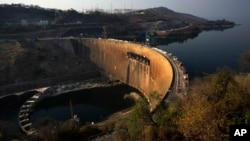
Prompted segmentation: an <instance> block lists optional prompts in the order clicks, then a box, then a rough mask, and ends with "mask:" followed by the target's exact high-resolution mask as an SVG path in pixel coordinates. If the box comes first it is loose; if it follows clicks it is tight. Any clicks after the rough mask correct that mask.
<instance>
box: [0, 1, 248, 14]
mask: <svg viewBox="0 0 250 141" xmlns="http://www.w3.org/2000/svg"><path fill="white" fill-rule="evenodd" d="M0 3H2V4H4V3H7V4H11V3H24V4H27V5H30V4H33V5H39V6H41V7H45V8H57V9H62V10H67V9H70V8H73V9H75V10H78V11H82V10H83V9H91V8H93V9H94V8H101V9H111V8H112V9H116V8H133V9H145V8H152V7H159V6H164V7H167V8H169V9H172V10H174V11H177V12H183V13H189V14H193V15H196V16H200V17H204V18H214V17H216V18H228V17H229V18H230V17H239V16H244V17H246V18H249V19H250V16H249V13H250V8H249V7H250V0H1V1H0Z"/></svg>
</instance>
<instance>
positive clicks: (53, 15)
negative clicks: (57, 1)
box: [0, 4, 207, 25]
mask: <svg viewBox="0 0 250 141" xmlns="http://www.w3.org/2000/svg"><path fill="white" fill-rule="evenodd" d="M140 12H141V13H140ZM104 15H105V16H104ZM132 15H133V16H132ZM135 17H136V19H135ZM22 20H26V21H27V22H29V23H32V22H33V23H34V22H38V21H40V20H48V21H50V23H56V24H62V23H72V22H77V21H81V22H83V23H93V22H96V23H100V22H102V23H114V24H116V23H119V24H121V23H125V24H127V22H128V21H129V22H132V23H134V22H148V21H157V20H162V21H179V22H188V23H193V24H195V23H203V22H206V21H207V20H205V19H202V18H199V17H196V16H193V15H189V14H183V13H178V12H174V11H172V10H170V9H168V8H165V7H158V8H150V9H145V10H137V11H133V12H130V13H124V14H117V13H114V14H110V13H102V12H100V11H92V12H89V13H79V12H77V11H75V10H74V9H70V10H66V11H63V10H58V9H46V8H41V7H39V6H28V5H22V4H12V5H0V24H1V25H4V24H11V23H20V22H21V21H22Z"/></svg>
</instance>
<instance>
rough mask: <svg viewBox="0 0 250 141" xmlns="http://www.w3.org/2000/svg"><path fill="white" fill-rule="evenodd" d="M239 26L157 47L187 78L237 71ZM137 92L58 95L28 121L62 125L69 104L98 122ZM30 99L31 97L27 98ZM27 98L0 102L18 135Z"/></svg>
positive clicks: (249, 47)
mask: <svg viewBox="0 0 250 141" xmlns="http://www.w3.org/2000/svg"><path fill="white" fill-rule="evenodd" d="M235 22H236V23H239V24H241V25H240V26H235V27H234V28H231V29H227V30H224V31H203V32H202V33H200V34H199V35H198V36H197V37H196V38H194V39H188V40H186V41H185V42H183V43H178V42H174V43H171V44H168V45H158V46H157V47H158V48H160V49H163V50H165V51H167V52H171V53H172V54H173V55H174V56H177V57H178V60H180V61H182V62H183V63H184V66H185V67H186V69H187V72H188V74H189V75H190V76H191V78H193V77H196V76H202V75H204V74H209V73H213V72H215V71H216V69H217V68H218V67H223V66H229V67H230V68H232V69H234V70H239V63H240V57H241V55H242V54H243V53H244V52H246V51H250V40H249V37H250V26H249V24H248V22H247V21H246V22H237V21H235ZM131 92H138V91H137V90H136V89H134V88H132V87H129V86H127V85H117V86H113V87H106V88H93V89H88V90H81V91H76V92H71V93H66V94H62V95H59V96H56V97H51V98H48V99H44V100H43V101H41V102H40V103H39V104H38V105H37V107H36V109H35V111H34V112H33V113H32V116H31V120H32V122H36V121H37V120H39V119H40V118H50V119H54V120H59V121H65V120H67V119H69V118H70V107H69V100H71V101H72V104H73V112H74V114H76V115H77V116H78V118H79V119H80V122H81V123H83V124H84V123H89V122H98V121H102V120H104V119H105V118H107V117H108V116H109V115H111V114H113V113H115V112H118V111H120V110H123V109H127V108H130V107H132V106H133V105H134V101H133V100H131V99H124V95H125V94H129V93H131ZM29 95H31V94H29ZM28 97H29V96H18V97H10V99H14V100H10V102H7V103H6V101H0V105H1V107H0V120H4V121H7V122H9V123H11V126H13V129H15V131H19V127H18V126H17V125H18V122H17V121H18V119H17V116H18V111H19V108H20V106H21V105H22V104H23V103H24V101H25V100H26V99H27V98H28Z"/></svg>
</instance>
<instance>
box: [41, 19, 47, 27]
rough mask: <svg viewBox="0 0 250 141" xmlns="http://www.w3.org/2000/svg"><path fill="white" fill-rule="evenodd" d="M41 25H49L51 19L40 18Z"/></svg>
mask: <svg viewBox="0 0 250 141" xmlns="http://www.w3.org/2000/svg"><path fill="white" fill-rule="evenodd" d="M39 25H41V26H47V25H49V21H48V20H40V21H39Z"/></svg>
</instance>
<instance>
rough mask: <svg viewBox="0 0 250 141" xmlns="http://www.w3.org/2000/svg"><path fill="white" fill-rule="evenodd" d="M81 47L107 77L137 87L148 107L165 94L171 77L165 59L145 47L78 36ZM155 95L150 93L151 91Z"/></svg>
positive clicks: (171, 70) (170, 68)
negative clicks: (145, 99) (146, 100)
mask: <svg viewBox="0 0 250 141" xmlns="http://www.w3.org/2000/svg"><path fill="white" fill-rule="evenodd" d="M79 41H80V44H81V46H82V47H83V48H82V49H81V50H82V52H83V55H84V56H85V57H88V58H89V59H90V60H91V61H92V62H93V63H95V64H96V65H97V66H98V67H99V68H100V69H102V70H103V71H104V72H105V73H106V74H107V75H108V76H111V77H113V78H115V79H118V80H120V81H122V82H123V83H126V84H128V85H130V86H132V87H135V88H137V89H138V90H140V91H141V92H142V93H143V94H144V95H145V96H146V98H147V99H148V100H149V102H150V105H151V110H153V109H155V107H156V105H157V104H159V102H160V101H161V100H162V99H163V98H164V97H165V95H166V93H167V91H168V90H169V88H170V86H171V83H172V80H173V69H172V67H171V64H170V63H169V61H168V60H167V59H166V58H165V57H164V56H162V55H161V54H159V53H157V52H156V51H154V50H152V49H150V48H149V47H146V46H143V45H140V44H135V43H131V42H127V41H119V40H114V39H108V40H104V39H89V38H82V39H79ZM154 91H156V92H158V93H159V95H152V92H154Z"/></svg>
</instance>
